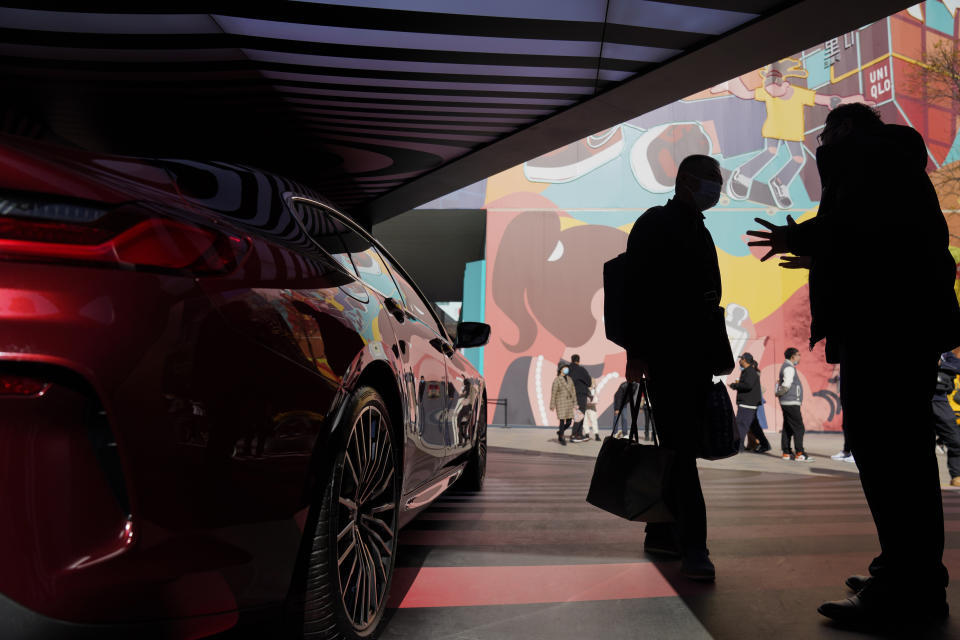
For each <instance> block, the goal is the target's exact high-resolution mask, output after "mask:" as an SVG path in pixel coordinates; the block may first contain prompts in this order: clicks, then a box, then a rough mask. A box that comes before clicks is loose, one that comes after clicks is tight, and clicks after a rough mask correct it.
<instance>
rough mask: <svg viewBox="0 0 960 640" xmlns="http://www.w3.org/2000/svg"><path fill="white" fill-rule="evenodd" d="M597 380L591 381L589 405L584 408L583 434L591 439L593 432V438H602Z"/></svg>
mask: <svg viewBox="0 0 960 640" xmlns="http://www.w3.org/2000/svg"><path fill="white" fill-rule="evenodd" d="M596 384H597V381H596V380H593V381H592V382H591V383H590V389H589V391H588V394H587V407H586V409H584V410H583V435H584V436H585V437H586V438H587V439H588V440H589V439H590V434H591V433H593V439H594V440H597V441H599V440H600V424H599V422H598V420H597V386H596Z"/></svg>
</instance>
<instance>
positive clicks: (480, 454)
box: [457, 403, 487, 491]
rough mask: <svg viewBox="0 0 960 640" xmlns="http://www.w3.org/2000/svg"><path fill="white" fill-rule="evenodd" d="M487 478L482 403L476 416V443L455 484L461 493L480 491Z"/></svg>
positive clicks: (485, 427) (485, 412)
mask: <svg viewBox="0 0 960 640" xmlns="http://www.w3.org/2000/svg"><path fill="white" fill-rule="evenodd" d="M486 477H487V407H486V403H483V405H481V407H480V414H479V415H478V416H477V442H476V443H475V444H474V445H473V450H472V451H471V452H470V458H469V460H468V461H467V466H466V468H465V469H464V470H463V475H462V476H460V480H459V481H458V483H457V488H458V489H462V490H463V491H480V490H481V489H483V481H484V480H485V479H486Z"/></svg>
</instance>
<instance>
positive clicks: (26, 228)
mask: <svg viewBox="0 0 960 640" xmlns="http://www.w3.org/2000/svg"><path fill="white" fill-rule="evenodd" d="M248 246H249V245H248V242H247V241H246V240H245V239H244V238H242V237H238V236H233V235H228V234H224V233H221V232H220V231H217V230H215V229H210V228H207V227H203V226H200V225H197V224H193V223H192V222H187V221H183V220H176V219H173V218H168V217H165V216H163V215H162V214H158V213H156V212H155V211H152V210H150V209H147V208H145V207H138V206H136V205H123V206H121V207H118V208H115V209H109V210H108V209H105V208H98V207H96V206H88V205H76V204H64V203H50V202H43V201H38V200H35V199H33V198H26V197H23V196H19V197H16V198H11V197H9V196H2V195H0V259H7V260H31V261H42V262H50V261H56V262H61V261H69V262H80V263H94V264H98V265H106V266H110V265H112V266H132V267H137V268H146V269H158V270H173V271H180V272H187V273H189V274H191V275H209V274H217V273H226V272H228V271H230V270H231V269H233V267H235V266H236V264H237V263H238V262H239V261H240V259H241V258H242V257H243V255H244V254H245V253H246V251H247V249H248Z"/></svg>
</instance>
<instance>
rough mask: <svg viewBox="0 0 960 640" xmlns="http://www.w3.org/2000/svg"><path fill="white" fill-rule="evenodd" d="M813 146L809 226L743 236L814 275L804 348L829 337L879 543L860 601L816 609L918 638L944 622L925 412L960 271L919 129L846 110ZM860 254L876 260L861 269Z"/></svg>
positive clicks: (865, 110) (858, 582) (958, 325)
mask: <svg viewBox="0 0 960 640" xmlns="http://www.w3.org/2000/svg"><path fill="white" fill-rule="evenodd" d="M819 139H820V141H821V146H820V148H819V149H817V169H818V170H819V173H820V183H821V184H822V185H823V195H822V197H821V200H820V206H819V209H818V212H817V215H816V216H814V217H812V218H810V219H809V220H807V221H804V222H803V223H800V224H797V223H795V222H794V221H793V218H791V217H789V216H788V217H787V225H784V226H778V225H774V224H771V223H770V222H768V221H767V220H765V219H762V218H757V219H756V220H757V223H758V224H761V225H762V226H764V227H766V230H752V231H748V232H747V233H748V235H750V236H753V237H754V238H757V240H755V241H753V242H751V243H750V244H751V245H753V246H762V247H767V248H769V251H768V253H767V254H766V255H765V256H764V257H763V259H764V260H766V259H767V258H769V257H770V256H772V255H775V254H780V253H788V252H789V253H792V254H793V255H792V256H785V257H783V258H782V259H781V265H782V266H784V267H786V268H791V269H798V268H806V269H810V276H809V297H810V334H811V335H810V345H811V348H812V347H813V345H815V344H816V343H817V342H819V341H820V340H823V339H826V349H825V352H826V359H827V362H829V363H831V364H839V365H840V371H841V378H840V398H841V403H842V405H843V414H844V419H845V422H846V426H847V434H848V436H849V438H850V443H849V445H850V450H851V452H852V453H853V455H854V456H855V457H856V461H857V467H858V469H859V472H860V483H861V484H862V486H863V492H864V494H865V496H866V499H867V503H868V504H869V505H870V512H871V514H872V516H873V521H874V524H875V525H876V528H877V537H878V538H879V541H880V549H881V552H880V555H879V556H878V557H876V558H875V559H874V560H873V562H872V563H871V564H870V576H867V577H864V576H851V577H850V578H848V579H847V583H846V584H847V586H848V587H850V588H852V589H854V590H855V591H856V593H855V595H852V596H850V597H849V598H846V599H843V600H837V601H834V602H827V603H824V604H822V605H820V608H819V609H818V611H819V612H820V613H821V614H822V615H824V616H826V617H828V618H831V619H833V620H836V621H838V622H841V623H843V624H844V625H846V626H848V627H854V628H856V627H859V628H864V629H866V628H875V627H876V626H877V625H883V626H884V627H885V628H889V629H892V628H894V627H901V628H908V627H909V628H910V635H911V636H913V637H919V636H921V635H923V634H922V632H921V631H920V630H919V629H918V627H919V626H920V625H924V624H930V623H938V621H940V620H942V619H943V618H945V617H946V616H947V615H948V611H949V607H948V606H947V601H946V586H947V582H948V575H947V570H946V567H944V565H943V546H944V526H943V501H942V497H941V490H940V481H939V473H938V469H937V458H936V454H935V450H934V440H935V438H934V429H933V420H932V419H931V416H930V413H931V398H932V396H933V393H934V385H935V381H936V372H937V360H938V357H939V354H941V353H943V352H944V351H949V350H951V349H954V348H955V347H957V346H958V345H960V306H958V305H957V297H956V294H955V292H954V283H955V282H956V262H954V260H953V257H952V256H951V255H950V251H949V249H948V247H949V239H950V235H949V231H948V228H947V222H946V220H945V219H944V217H943V213H942V211H941V210H940V203H939V199H938V197H937V192H936V189H934V187H933V184H932V183H931V182H930V178H929V176H928V175H927V173H926V168H927V163H928V162H929V156H928V153H927V149H926V146H925V145H924V142H923V138H922V137H921V136H920V134H919V133H918V132H917V131H916V130H914V129H912V128H910V127H905V126H899V125H889V124H884V123H883V121H882V120H881V119H880V114H879V112H877V111H875V110H873V109H871V108H869V107H867V106H865V105H860V104H847V105H841V106H839V107H837V108H836V109H834V110H833V111H831V112H830V113H829V114H828V115H827V119H826V124H825V126H824V129H823V131H822V133H821V134H820V136H819ZM878 185H895V188H878ZM894 247H896V249H894ZM868 248H870V249H871V250H875V251H877V253H876V254H875V255H878V256H883V257H882V258H881V259H877V260H873V259H870V258H868V257H867V256H866V255H865V253H864V252H865V251H866V250H867V249H868ZM894 251H895V253H896V259H895V260H893V259H889V256H890V255H892V253H893V252H894ZM885 300H896V301H897V306H898V308H900V309H909V310H910V314H911V317H914V318H922V319H923V323H922V326H921V327H919V328H918V329H917V330H908V331H904V329H903V324H902V323H903V316H902V314H898V313H890V312H889V309H888V308H887V307H886V306H884V303H883V301H885ZM894 336H895V337H896V340H897V365H898V368H900V369H901V370H902V371H905V372H907V375H904V376H900V377H898V378H897V380H896V388H895V390H892V392H893V393H895V401H893V402H888V401H885V399H886V396H885V393H884V392H885V390H886V389H887V385H884V384H882V382H881V381H882V380H883V375H882V372H884V371H885V370H888V369H889V366H890V353H889V350H888V349H886V348H884V346H883V345H887V344H890V341H891V339H893V338H894ZM905 431H906V432H907V433H909V434H910V436H909V437H906V438H905V437H904V436H903V434H904V432H905ZM893 443H895V452H896V467H895V468H892V467H891V445H893Z"/></svg>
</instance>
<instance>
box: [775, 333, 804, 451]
mask: <svg viewBox="0 0 960 640" xmlns="http://www.w3.org/2000/svg"><path fill="white" fill-rule="evenodd" d="M783 357H784V358H786V360H785V361H784V363H783V364H782V365H781V366H780V379H779V380H778V382H777V391H776V393H777V397H778V398H780V409H781V411H783V431H782V432H781V434H780V448H781V449H782V450H783V459H784V460H797V461H798V462H805V461H808V460H811V459H812V458H810V456H808V455H807V454H806V452H805V451H804V449H803V432H804V427H803V415H802V414H801V413H800V405H801V404H803V385H802V384H801V383H800V376H798V375H797V364H799V362H800V350H799V349H796V348H794V347H790V348H789V349H787V350H786V351H784V352H783ZM791 438H792V439H793V446H794V447H795V449H794V448H791V446H790V439H791Z"/></svg>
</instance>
